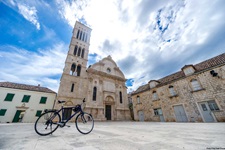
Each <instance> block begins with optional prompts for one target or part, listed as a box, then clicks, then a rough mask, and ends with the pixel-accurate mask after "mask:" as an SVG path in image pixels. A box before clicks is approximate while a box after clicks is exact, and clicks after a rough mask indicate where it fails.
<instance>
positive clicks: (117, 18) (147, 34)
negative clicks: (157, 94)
mask: <svg viewBox="0 0 225 150" xmlns="http://www.w3.org/2000/svg"><path fill="white" fill-rule="evenodd" d="M57 2H58V5H59V7H60V9H59V12H60V14H61V16H62V18H64V19H65V20H66V21H67V22H68V24H69V25H70V26H71V27H73V26H74V23H75V20H79V19H81V18H82V19H85V21H86V22H87V24H88V25H89V26H90V27H91V28H92V33H91V45H90V50H89V51H90V53H97V54H98V56H99V57H100V58H102V57H105V56H107V55H111V56H112V58H113V59H114V60H115V61H116V62H119V63H120V62H123V63H121V64H123V66H120V67H121V68H122V71H123V69H124V70H126V72H124V74H125V76H126V78H134V84H133V87H131V88H133V89H136V88H137V87H138V86H140V85H141V84H143V83H147V82H148V81H149V80H151V79H158V78H162V77H164V76H167V75H168V73H174V72H176V71H179V69H180V68H179V67H181V66H183V65H185V64H184V63H190V62H196V60H194V59H193V58H195V57H194V56H196V55H198V54H200V53H201V54H203V55H204V56H207V54H206V52H203V51H204V49H205V47H204V46H205V45H206V43H208V42H209V39H210V36H212V33H214V32H216V31H217V30H218V28H220V27H221V26H222V25H223V24H224V21H222V20H223V18H224V17H225V14H224V11H223V8H222V5H221V3H222V2H220V1H213V2H212V1H210V0H206V1H198V2H196V1H192V0H191V1H186V0H182V1H180V0H172V1H161V0H159V1H157V2H156V1H153V0H152V1H148V0H139V1H136V0H133V1H132V0H129V1H128V0H123V1H118V0H107V1H105V0H98V1H94V0H89V1H82V2H80V1H72V2H71V1H70V2H65V1H63V0H58V1H57ZM219 6H220V7H219ZM216 38H217V37H216ZM212 44H213V43H212ZM214 44H217V45H218V44H219V43H214ZM208 51H209V50H208ZM219 53H221V50H220V51H217V52H215V55H217V54H219ZM215 55H213V56H215ZM213 56H211V57H213ZM127 58H128V59H127ZM129 58H131V59H133V61H130V60H129ZM188 58H192V59H193V60H190V59H189V60H188V61H187V59H188ZM209 58H210V57H209ZM204 59H206V58H203V60H204ZM123 60H127V63H126V62H124V61H123ZM175 60H176V61H175ZM198 60H199V59H198ZM203 60H202V61H203ZM182 63H183V64H182ZM127 65H130V66H133V68H132V67H127ZM166 65H167V67H165V66H166ZM169 65H173V66H169ZM134 67H135V69H134ZM162 67H163V69H164V70H158V74H157V73H156V72H157V71H156V70H157V69H159V68H162ZM127 68H129V69H130V70H127ZM165 73H167V74H165Z"/></svg>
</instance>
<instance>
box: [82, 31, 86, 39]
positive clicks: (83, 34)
mask: <svg viewBox="0 0 225 150" xmlns="http://www.w3.org/2000/svg"><path fill="white" fill-rule="evenodd" d="M85 35H86V34H85V32H84V33H83V37H82V41H84V37H85Z"/></svg>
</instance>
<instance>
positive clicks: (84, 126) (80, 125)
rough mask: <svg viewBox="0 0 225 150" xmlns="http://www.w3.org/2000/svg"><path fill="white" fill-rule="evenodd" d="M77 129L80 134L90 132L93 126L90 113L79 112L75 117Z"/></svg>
mask: <svg viewBox="0 0 225 150" xmlns="http://www.w3.org/2000/svg"><path fill="white" fill-rule="evenodd" d="M75 124H76V128H77V130H78V131H79V132H80V133H82V134H88V133H90V132H91V131H92V130H93V128H94V119H93V117H92V115H91V114H88V113H85V112H84V113H81V114H79V115H78V116H77V117H76V119H75Z"/></svg>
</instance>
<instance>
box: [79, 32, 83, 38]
mask: <svg viewBox="0 0 225 150" xmlns="http://www.w3.org/2000/svg"><path fill="white" fill-rule="evenodd" d="M82 34H83V33H82V31H80V38H79V40H81V38H82Z"/></svg>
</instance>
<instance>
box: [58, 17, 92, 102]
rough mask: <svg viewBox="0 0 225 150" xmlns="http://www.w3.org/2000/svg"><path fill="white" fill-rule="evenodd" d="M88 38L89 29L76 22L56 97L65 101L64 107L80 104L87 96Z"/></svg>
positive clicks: (89, 34)
mask: <svg viewBox="0 0 225 150" xmlns="http://www.w3.org/2000/svg"><path fill="white" fill-rule="evenodd" d="M90 36H91V29H90V28H89V27H87V26H85V25H83V24H81V23H80V22H78V21H76V23H75V26H74V29H73V35H72V38H71V41H70V46H69V51H68V54H67V57H66V61H65V67H64V69H63V73H62V76H61V80H60V86H59V90H58V95H57V99H59V100H65V101H66V105H75V104H77V103H80V102H81V100H82V99H83V98H85V97H86V95H87V89H88V79H87V72H86V69H87V61H88V53H89V45H90Z"/></svg>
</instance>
